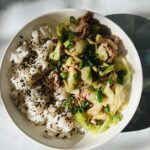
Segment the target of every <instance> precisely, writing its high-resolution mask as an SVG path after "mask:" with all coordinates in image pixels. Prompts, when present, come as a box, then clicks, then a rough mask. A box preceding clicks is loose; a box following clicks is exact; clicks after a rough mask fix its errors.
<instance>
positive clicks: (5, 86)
mask: <svg viewBox="0 0 150 150" xmlns="http://www.w3.org/2000/svg"><path fill="white" fill-rule="evenodd" d="M86 12H87V11H86V10H78V9H65V10H61V11H57V12H51V13H49V14H46V15H43V16H40V17H38V18H36V19H34V20H33V21H31V22H29V23H28V24H27V25H25V26H24V27H23V28H22V29H21V30H20V31H19V32H18V33H17V34H16V36H15V37H14V38H13V39H12V41H11V42H10V44H9V46H8V48H7V49H6V51H5V54H4V56H3V59H2V63H1V74H0V90H1V96H2V100H3V103H4V106H5V108H6V110H7V112H8V114H9V115H10V117H11V118H12V120H13V122H14V123H15V124H16V125H17V126H18V127H19V128H20V129H21V130H22V131H23V132H24V133H25V134H26V135H27V136H28V137H30V138H32V139H34V140H35V141H37V142H39V143H42V144H44V145H46V146H49V147H51V148H56V149H85V150H87V149H91V148H94V147H97V146H100V145H102V144H104V143H106V142H107V141H109V140H110V139H112V138H113V137H115V136H116V135H117V134H118V133H120V132H121V131H122V130H123V129H124V128H125V127H126V126H127V124H128V123H129V121H130V120H131V118H132V117H133V115H134V113H135V111H136V109H137V107H138V104H139V101H140V97H141V92H142V83H143V78H142V68H141V62H140V59H139V55H138V53H137V50H136V48H135V46H134V45H133V43H132V41H131V40H130V38H129V37H128V36H127V34H126V33H125V32H124V31H123V30H122V29H121V28H120V27H119V26H118V25H116V24H115V23H114V22H112V21H111V20H109V19H108V18H106V17H104V16H102V15H100V14H97V13H94V17H95V18H97V19H98V20H99V21H100V22H101V23H102V24H104V25H106V26H107V27H109V28H110V30H111V32H112V34H115V35H118V36H119V37H120V38H121V40H122V42H123V44H124V46H125V49H126V50H127V56H126V58H127V60H128V61H129V63H130V64H131V65H132V68H133V70H134V74H133V80H132V87H131V95H130V99H129V104H128V106H127V107H126V109H125V110H124V111H123V114H124V117H123V119H122V120H121V121H120V122H119V123H118V124H117V125H115V126H113V127H111V128H110V129H108V130H107V131H106V132H104V133H102V134H99V135H97V136H93V135H90V134H86V135H85V136H84V137H79V136H75V137H73V138H71V139H65V140H64V139H48V138H45V137H43V134H42V132H43V131H44V129H43V128H42V127H38V126H35V125H34V124H33V123H31V122H29V121H28V120H27V119H26V118H25V117H24V116H23V115H22V114H21V113H20V112H19V111H18V109H17V107H16V106H15V105H14V104H13V103H12V100H11V98H10V96H9V93H10V85H9V79H8V76H7V75H8V69H9V67H10V64H11V63H10V56H11V52H12V50H13V49H15V48H16V47H17V46H18V43H19V41H20V38H19V35H23V36H24V38H27V37H28V36H29V35H30V34H31V32H32V31H33V30H34V29H37V28H38V27H39V26H41V25H44V24H48V25H49V26H50V27H51V28H52V29H55V27H56V25H57V24H58V23H59V22H61V21H63V20H64V19H66V18H68V17H70V16H75V17H79V16H81V15H83V14H84V13H86Z"/></svg>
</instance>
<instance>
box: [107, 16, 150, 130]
mask: <svg viewBox="0 0 150 150" xmlns="http://www.w3.org/2000/svg"><path fill="white" fill-rule="evenodd" d="M107 17H108V18H109V19H111V20H112V21H114V22H115V23H117V24H118V25H119V26H120V27H121V28H122V29H123V30H124V31H125V32H126V33H127V34H128V36H129V37H130V38H131V40H132V41H133V43H134V44H135V47H136V48H137V50H138V53H139V56H140V59H141V62H142V67H143V77H144V85H143V92H142V97H141V101H140V104H139V107H138V109H137V111H136V113H135V115H134V117H133V118H132V120H131V121H130V123H129V124H128V126H127V127H126V128H125V129H124V130H123V131H124V132H126V131H135V130H141V129H145V128H147V127H150V20H148V19H146V18H143V17H140V16H135V15H128V14H118V15H109V16H107ZM137 92H138V91H137Z"/></svg>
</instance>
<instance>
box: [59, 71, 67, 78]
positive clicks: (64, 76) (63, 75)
mask: <svg viewBox="0 0 150 150" xmlns="http://www.w3.org/2000/svg"><path fill="white" fill-rule="evenodd" d="M60 75H61V77H62V78H63V79H66V78H67V77H68V73H67V72H61V73H60Z"/></svg>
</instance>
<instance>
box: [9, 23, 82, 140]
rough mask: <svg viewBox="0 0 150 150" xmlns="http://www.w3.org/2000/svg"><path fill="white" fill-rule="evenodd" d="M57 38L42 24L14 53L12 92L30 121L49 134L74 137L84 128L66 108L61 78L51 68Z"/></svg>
mask: <svg viewBox="0 0 150 150" xmlns="http://www.w3.org/2000/svg"><path fill="white" fill-rule="evenodd" d="M21 37H22V36H21ZM22 38H23V37H22ZM22 38H21V40H22ZM53 39H56V35H55V33H54V32H53V31H52V30H51V29H50V27H49V26H47V25H46V26H42V27H40V28H39V29H38V30H35V31H33V32H32V33H31V37H29V38H28V39H27V40H24V41H22V42H21V44H19V46H18V48H16V49H15V50H14V51H13V52H12V55H11V58H10V61H11V62H12V65H11V67H10V70H9V78H10V84H11V87H12V90H11V93H10V95H11V97H12V100H13V102H14V103H15V104H16V106H17V107H18V109H19V110H20V111H21V112H22V113H23V114H25V115H26V117H27V118H28V119H29V120H30V121H32V122H33V123H35V124H36V125H41V126H44V127H45V133H46V135H47V136H48V137H57V138H70V137H71V136H72V135H73V134H77V133H84V131H83V129H81V128H80V127H79V125H78V124H75V122H74V121H73V116H72V114H71V113H70V112H69V111H68V109H67V108H63V107H62V104H63V100H64V99H65V98H66V95H65V92H64V91H63V89H62V88H61V86H60V87H59V88H54V84H57V86H59V83H58V78H57V75H55V74H53V76H52V72H50V71H49V61H48V57H49V53H50V51H51V50H53V49H54V47H55V46H56V43H55V42H53Z"/></svg>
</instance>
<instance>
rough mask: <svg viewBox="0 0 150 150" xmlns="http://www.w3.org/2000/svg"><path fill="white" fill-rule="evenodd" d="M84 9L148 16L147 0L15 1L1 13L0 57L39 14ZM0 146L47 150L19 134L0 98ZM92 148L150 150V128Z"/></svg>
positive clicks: (123, 134)
mask: <svg viewBox="0 0 150 150" xmlns="http://www.w3.org/2000/svg"><path fill="white" fill-rule="evenodd" d="M70 7H74V8H84V9H89V10H93V11H97V12H99V13H101V14H103V15H109V14H115V13H130V14H136V15H141V16H144V17H147V18H150V11H149V8H150V1H149V0H142V1H138V0H124V1H121V0H36V1H32V2H16V3H12V4H10V5H9V6H8V7H7V8H6V10H3V11H1V12H0V59H1V56H2V53H3V51H4V50H5V47H6V45H7V43H8V42H9V40H10V38H12V36H13V35H15V33H16V32H17V31H18V30H19V29H20V28H21V27H22V26H23V25H24V24H25V23H27V22H28V21H30V20H32V19H33V18H35V17H37V16H38V15H41V14H44V13H47V12H50V11H54V10H58V9H62V8H70ZM0 149H1V150H10V149H11V150H48V149H50V148H47V147H45V146H43V145H40V144H39V143H37V142H35V141H33V140H31V139H30V138H28V137H27V136H26V135H24V133H22V132H21V131H20V130H19V129H18V128H17V127H16V126H15V125H14V123H13V122H12V120H11V119H10V117H9V116H8V115H7V113H6V111H5V108H4V107H3V105H2V102H1V100H0ZM95 150H150V128H147V129H144V130H140V131H136V132H126V133H120V134H119V135H118V136H116V137H115V138H114V139H113V140H111V141H110V142H108V143H106V144H104V145H103V146H101V147H98V148H95Z"/></svg>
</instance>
